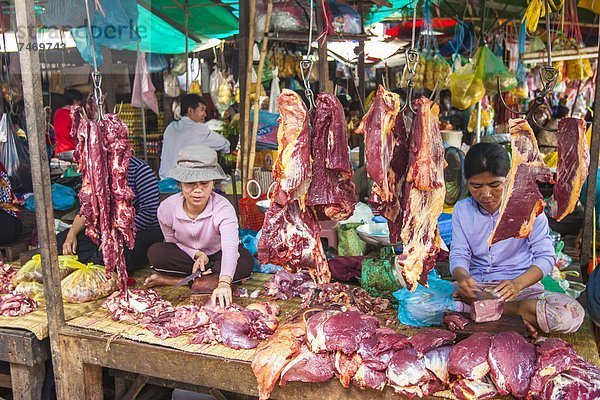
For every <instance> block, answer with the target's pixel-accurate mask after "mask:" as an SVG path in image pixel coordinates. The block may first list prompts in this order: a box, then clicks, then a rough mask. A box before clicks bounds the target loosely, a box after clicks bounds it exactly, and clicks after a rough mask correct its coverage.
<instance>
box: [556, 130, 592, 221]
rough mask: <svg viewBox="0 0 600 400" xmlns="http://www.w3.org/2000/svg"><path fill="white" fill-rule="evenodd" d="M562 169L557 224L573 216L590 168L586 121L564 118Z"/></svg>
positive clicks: (560, 133) (560, 146)
mask: <svg viewBox="0 0 600 400" xmlns="http://www.w3.org/2000/svg"><path fill="white" fill-rule="evenodd" d="M556 139H557V141H558V167H557V169H556V184H555V185H554V200H556V203H557V205H558V210H557V214H556V220H557V221H560V220H562V219H563V218H564V217H566V216H567V215H569V214H571V213H572V212H573V210H574V209H575V206H576V205H577V202H578V201H579V195H580V193H581V189H582V187H583V183H584V182H585V180H586V178H587V176H588V170H589V168H590V150H589V148H588V144H587V140H586V138H585V121H584V120H583V119H581V118H563V119H561V120H560V121H559V122H558V132H557V133H556Z"/></svg>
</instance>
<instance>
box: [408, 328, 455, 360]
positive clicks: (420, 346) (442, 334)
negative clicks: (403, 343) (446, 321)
mask: <svg viewBox="0 0 600 400" xmlns="http://www.w3.org/2000/svg"><path fill="white" fill-rule="evenodd" d="M454 339H456V334H455V333H454V332H450V331H447V330H444V329H435V328H428V329H423V330H420V331H419V332H417V333H415V334H414V335H412V336H411V337H410V339H409V342H410V344H411V345H412V346H413V348H414V349H415V351H416V352H417V355H418V356H419V358H421V357H423V355H424V354H425V353H427V352H428V351H429V350H432V349H435V348H436V347H440V346H445V345H447V344H451V343H452V342H454Z"/></svg>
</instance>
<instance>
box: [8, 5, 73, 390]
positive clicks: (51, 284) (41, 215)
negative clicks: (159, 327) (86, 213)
mask: <svg viewBox="0 0 600 400" xmlns="http://www.w3.org/2000/svg"><path fill="white" fill-rule="evenodd" d="M15 13H16V22H17V26H18V27H19V30H20V31H22V32H25V34H24V35H22V39H21V41H22V43H23V44H24V46H23V50H22V51H20V52H19V61H20V64H21V74H22V77H23V97H24V100H25V115H26V116H27V133H28V142H29V156H30V158H31V175H32V180H33V194H34V196H35V199H36V202H35V216H36V225H37V232H38V239H39V242H40V247H41V254H42V271H43V275H44V291H45V294H46V312H47V314H48V326H49V331H50V347H51V349H52V359H53V363H54V365H55V379H56V381H57V386H59V384H60V380H61V379H62V378H63V377H64V376H65V371H64V370H63V369H61V363H60V359H61V354H60V352H59V351H58V337H59V332H60V329H61V328H62V327H63V326H64V324H65V314H64V309H63V302H62V293H61V289H60V281H61V273H60V271H59V268H58V249H57V247H56V236H55V233H54V210H53V209H52V192H51V190H50V185H51V181H50V169H49V162H48V154H47V152H46V137H45V116H44V114H43V113H41V112H39V111H40V110H41V108H42V106H43V97H42V80H41V74H40V71H41V68H40V56H39V52H37V51H34V50H31V49H33V48H36V49H37V38H36V34H37V30H36V19H35V10H34V7H33V0H22V1H17V2H15ZM28 49H30V50H28ZM58 398H59V399H63V397H61V395H60V393H58Z"/></svg>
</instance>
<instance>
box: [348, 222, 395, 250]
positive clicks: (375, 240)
mask: <svg viewBox="0 0 600 400" xmlns="http://www.w3.org/2000/svg"><path fill="white" fill-rule="evenodd" d="M356 233H358V236H359V237H360V238H361V239H362V240H363V241H364V242H366V243H369V244H373V245H380V246H391V245H392V243H390V231H389V229H388V226H387V223H386V222H380V223H377V222H371V223H368V224H364V225H361V226H359V227H358V228H356Z"/></svg>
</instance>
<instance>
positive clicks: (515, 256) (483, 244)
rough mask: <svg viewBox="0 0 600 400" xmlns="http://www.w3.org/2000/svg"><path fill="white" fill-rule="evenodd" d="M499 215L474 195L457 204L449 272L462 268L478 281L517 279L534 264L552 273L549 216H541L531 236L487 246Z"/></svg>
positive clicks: (553, 256) (545, 271)
mask: <svg viewBox="0 0 600 400" xmlns="http://www.w3.org/2000/svg"><path fill="white" fill-rule="evenodd" d="M498 215H499V212H498V211H496V212H495V213H494V214H493V215H490V214H489V213H488V212H487V211H485V210H484V209H483V207H480V206H479V204H477V202H476V201H475V200H474V199H473V198H472V197H469V198H467V199H464V200H461V201H459V202H458V203H456V205H455V206H454V211H453V214H452V247H451V248H450V271H451V272H453V271H454V269H455V268H457V267H463V268H464V269H466V270H467V271H468V272H469V275H471V277H472V278H473V279H475V280H476V281H478V282H489V281H500V280H505V279H506V280H510V279H514V278H516V277H518V276H519V275H521V274H522V273H524V272H525V271H527V269H529V267H531V266H532V265H535V266H537V267H539V268H540V269H541V270H542V272H543V273H544V275H547V274H549V273H550V271H552V267H553V266H554V260H555V254H554V248H553V246H552V239H551V238H550V227H549V226H548V219H547V218H546V215H545V214H544V213H541V214H540V215H538V217H537V218H536V219H535V222H534V223H533V229H532V231H531V234H530V235H529V237H527V238H524V239H515V238H510V239H506V240H502V241H500V242H498V243H495V244H493V245H492V247H491V248H488V244H487V240H488V237H489V236H490V234H491V233H492V230H493V229H494V226H495V225H496V221H497V220H498Z"/></svg>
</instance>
